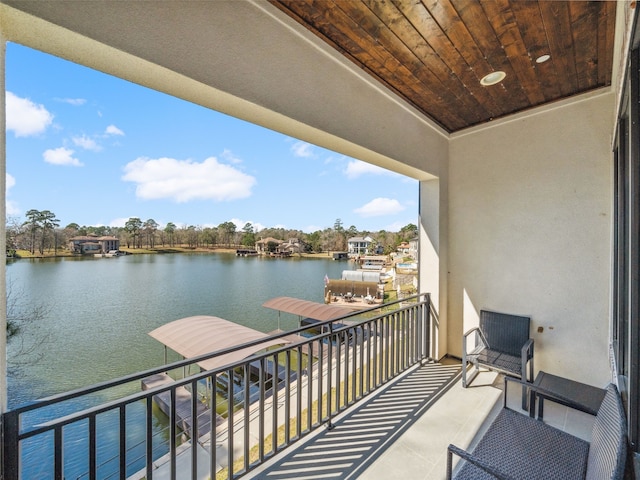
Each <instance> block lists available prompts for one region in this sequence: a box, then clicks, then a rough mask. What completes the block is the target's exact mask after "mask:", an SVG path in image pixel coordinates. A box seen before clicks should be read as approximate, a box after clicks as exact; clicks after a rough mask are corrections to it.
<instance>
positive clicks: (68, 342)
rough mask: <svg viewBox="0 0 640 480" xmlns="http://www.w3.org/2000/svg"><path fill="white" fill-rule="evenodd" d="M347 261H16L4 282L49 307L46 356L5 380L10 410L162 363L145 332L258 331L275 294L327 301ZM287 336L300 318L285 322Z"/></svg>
mask: <svg viewBox="0 0 640 480" xmlns="http://www.w3.org/2000/svg"><path fill="white" fill-rule="evenodd" d="M349 268H353V266H352V265H351V264H348V263H347V262H336V261H333V260H332V259H331V258H330V257H327V259H326V260H324V259H296V258H289V259H273V258H262V257H236V256H235V255H234V254H223V253H219V254H168V255H129V256H125V257H119V258H95V259H94V258H91V259H70V258H62V259H55V260H18V261H13V262H11V263H9V264H8V265H7V281H8V282H11V284H12V289H13V291H14V292H18V293H19V294H20V295H22V296H23V298H22V300H24V302H27V303H33V304H36V305H38V304H42V305H44V306H46V308H48V309H49V312H48V315H47V317H46V318H45V319H44V320H43V322H42V324H41V326H40V329H41V332H40V333H41V334H42V335H43V336H47V337H48V338H49V342H48V343H47V344H46V348H44V351H43V354H44V357H43V358H42V359H41V361H39V362H38V363H37V364H35V365H30V366H28V367H27V368H24V369H22V371H21V374H20V375H19V376H17V377H16V378H12V379H10V381H9V404H10V407H15V406H17V405H21V404H24V403H26V402H29V401H31V400H33V399H37V398H42V397H44V396H47V395H51V394H54V393H60V392H64V391H68V390H72V389H75V388H79V387H83V386H88V385H91V384H94V383H97V382H101V381H103V380H109V379H113V378H117V377H120V376H123V375H126V374H129V373H133V372H137V371H141V370H145V369H147V368H151V367H155V366H158V365H161V364H162V363H164V348H163V346H162V345H161V344H160V343H158V342H157V341H156V340H154V339H152V338H151V337H149V335H148V332H150V331H151V330H153V329H154V328H156V327H158V326H160V325H164V324H165V323H168V322H171V321H173V320H177V319H179V318H184V317H189V316H191V315H213V316H217V317H221V318H224V319H226V320H230V321H233V322H236V323H240V324H242V325H246V326H248V327H252V328H255V329H257V330H260V331H262V332H269V331H272V330H275V329H276V328H277V327H278V317H279V316H278V312H277V311H274V310H271V309H267V308H264V307H262V304H263V303H264V302H265V301H267V300H269V299H271V298H274V297H277V296H291V297H296V298H301V299H306V300H312V301H317V302H322V301H323V293H324V281H323V280H324V276H325V275H327V276H328V277H329V278H340V276H341V273H342V270H345V269H349ZM280 323H281V328H283V329H285V330H286V329H288V328H294V327H295V326H296V323H297V316H294V315H289V314H281V315H280Z"/></svg>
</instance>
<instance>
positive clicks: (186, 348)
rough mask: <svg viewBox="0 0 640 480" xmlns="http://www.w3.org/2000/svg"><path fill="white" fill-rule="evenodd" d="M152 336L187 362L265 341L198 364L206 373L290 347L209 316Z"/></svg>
mask: <svg viewBox="0 0 640 480" xmlns="http://www.w3.org/2000/svg"><path fill="white" fill-rule="evenodd" d="M149 335H150V336H151V337H153V338H155V339H156V340H158V341H159V342H160V343H162V344H163V345H164V346H165V349H166V348H170V349H171V350H173V351H174V352H176V353H179V354H180V355H182V356H183V357H184V358H195V357H198V356H200V355H205V354H207V353H213V352H216V351H220V350H225V349H228V348H232V347H235V346H238V345H242V344H244V343H248V342H252V341H255V340H259V339H265V341H264V342H263V343H260V344H258V345H253V346H251V347H246V348H242V349H240V350H237V351H234V352H230V353H226V354H224V355H218V356H216V357H213V358H209V359H206V360H202V361H200V362H198V366H200V368H202V369H203V370H213V369H215V368H218V367H221V366H223V365H227V364H230V363H234V362H237V361H240V360H243V359H245V358H247V357H249V356H251V355H253V354H255V353H258V352H260V351H262V350H264V349H266V348H268V347H272V346H276V345H283V344H286V343H290V342H289V341H288V340H285V339H282V338H280V339H273V340H267V339H268V338H269V335H267V334H266V333H262V332H260V331H258V330H254V329H253V328H249V327H245V326H244V325H238V324H237V323H234V322H230V321H229V320H224V319H222V318H219V317H213V316H208V315H197V316H194V317H187V318H181V319H180V320H175V321H173V322H170V323H167V324H165V325H162V326H161V327H158V328H156V329H155V330H152V331H151V332H149ZM165 363H166V362H165Z"/></svg>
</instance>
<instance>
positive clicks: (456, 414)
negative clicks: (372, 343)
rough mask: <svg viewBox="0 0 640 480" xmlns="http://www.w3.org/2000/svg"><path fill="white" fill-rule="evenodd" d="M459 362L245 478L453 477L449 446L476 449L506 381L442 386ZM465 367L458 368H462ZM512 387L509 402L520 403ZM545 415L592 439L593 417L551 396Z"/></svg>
mask: <svg viewBox="0 0 640 480" xmlns="http://www.w3.org/2000/svg"><path fill="white" fill-rule="evenodd" d="M459 367H460V365H459V363H451V364H450V365H436V366H434V365H424V366H421V367H418V368H416V369H414V370H412V371H410V372H407V373H406V374H405V375H403V376H402V377H400V378H399V379H398V380H397V381H395V382H393V383H392V384H390V385H388V386H387V387H386V388H385V389H381V390H380V391H379V392H376V393H375V394H373V395H371V396H370V397H369V398H367V399H365V400H363V401H362V402H360V404H358V405H355V406H353V407H352V408H350V409H348V410H346V411H345V412H343V413H342V414H340V416H337V417H335V419H334V422H333V424H334V428H333V429H331V430H328V429H325V428H322V429H319V430H318V431H317V432H314V433H313V434H311V435H309V436H308V437H307V438H305V439H303V440H302V441H301V442H300V443H299V444H298V445H295V446H293V447H291V448H290V449H288V450H286V451H284V452H282V453H280V454H279V455H277V456H276V457H274V458H273V459H271V460H270V461H269V462H267V463H265V464H264V465H262V466H261V467H259V468H258V469H256V470H255V471H253V472H251V473H250V474H249V475H247V476H246V477H245V478H251V479H275V480H278V479H284V478H287V479H291V478H295V479H296V480H307V479H308V480H311V479H324V478H327V479H329V478H332V479H336V478H337V479H355V478H357V479H360V480H379V479H402V480H423V479H424V480H439V479H444V478H445V475H446V459H447V446H448V445H449V444H450V443H453V444H455V445H457V446H459V447H462V448H468V447H469V445H471V444H472V443H473V440H474V438H475V437H476V436H477V435H478V433H479V432H482V430H483V428H486V426H487V424H488V423H490V421H491V420H492V419H493V416H494V415H495V414H497V412H498V410H499V409H500V408H502V394H503V390H504V380H503V378H502V376H500V375H497V374H495V373H492V372H481V373H480V374H479V375H478V376H477V377H476V379H475V380H474V381H473V383H472V384H471V385H470V386H469V388H466V389H464V388H462V384H461V381H460V379H459V376H456V377H455V380H454V381H453V383H452V385H451V387H450V388H449V389H447V390H446V391H444V392H438V391H436V390H434V389H438V388H439V387H437V386H436V384H437V377H438V376H439V375H451V369H457V370H458V371H459ZM456 373H457V372H456ZM520 398H521V397H520V391H519V389H518V388H510V389H509V399H508V400H509V405H510V406H514V405H518V404H519V402H520ZM545 421H546V422H547V423H550V424H552V425H554V426H556V427H558V428H562V429H564V430H566V431H569V432H570V433H573V434H574V435H576V436H579V437H580V438H584V439H586V440H589V439H590V435H591V426H592V424H593V417H592V416H590V415H588V414H584V413H581V412H575V411H572V410H569V409H567V408H565V407H562V406H560V405H557V404H554V403H552V402H545Z"/></svg>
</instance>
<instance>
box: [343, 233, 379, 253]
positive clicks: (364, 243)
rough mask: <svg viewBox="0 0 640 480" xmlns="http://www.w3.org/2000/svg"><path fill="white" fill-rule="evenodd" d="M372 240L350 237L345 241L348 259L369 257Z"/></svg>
mask: <svg viewBox="0 0 640 480" xmlns="http://www.w3.org/2000/svg"><path fill="white" fill-rule="evenodd" d="M372 243H373V238H371V237H369V236H367V237H351V238H349V239H348V240H347V251H348V252H349V256H350V257H359V256H361V255H369V254H371V253H373V252H372V251H371V244H372Z"/></svg>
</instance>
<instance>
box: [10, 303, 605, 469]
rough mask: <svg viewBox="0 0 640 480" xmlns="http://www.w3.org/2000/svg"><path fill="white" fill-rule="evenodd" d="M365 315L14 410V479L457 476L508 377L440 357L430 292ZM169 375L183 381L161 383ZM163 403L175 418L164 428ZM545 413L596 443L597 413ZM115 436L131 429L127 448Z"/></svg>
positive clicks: (552, 409) (555, 409) (124, 436)
mask: <svg viewBox="0 0 640 480" xmlns="http://www.w3.org/2000/svg"><path fill="white" fill-rule="evenodd" d="M371 313H373V315H371ZM364 317H368V318H363V316H361V314H358V313H355V314H353V315H351V316H349V317H344V318H340V319H338V320H336V321H333V322H332V321H327V322H324V324H323V325H321V327H322V328H321V331H322V333H319V334H317V335H315V336H313V337H306V336H304V335H302V333H303V332H304V333H307V332H305V328H306V329H308V328H309V327H308V326H307V327H302V328H300V329H299V330H296V331H293V332H287V333H283V334H282V335H281V337H282V338H283V339H284V338H286V339H289V340H292V339H297V341H294V342H292V343H290V344H287V345H284V346H282V347H277V348H275V349H270V350H267V351H265V352H264V353H261V354H258V355H256V356H252V357H250V358H247V359H244V360H242V361H239V362H235V363H232V364H229V365H225V366H224V367H220V368H217V369H215V370H209V371H200V372H198V373H197V374H195V375H184V376H182V377H181V376H180V372H181V371H185V368H187V367H189V366H192V365H194V364H196V363H199V362H200V363H201V362H202V361H204V360H210V359H212V358H215V357H216V356H219V355H222V354H228V353H230V352H231V351H236V350H239V349H243V348H247V345H248V344H243V345H241V346H237V347H234V348H233V349H228V350H227V351H222V352H217V353H216V354H211V355H205V356H201V357H198V358H195V359H190V360H185V361H182V362H178V363H174V364H171V365H168V366H164V367H162V368H159V369H155V370H153V371H146V372H141V373H138V374H135V375H131V376H129V377H126V378H122V379H119V380H116V381H113V382H108V383H105V384H101V385H96V386H93V387H89V388H87V389H83V390H81V391H76V392H70V393H67V394H62V395H58V396H56V397H53V398H49V399H44V400H40V401H37V402H35V403H33V404H31V405H27V406H24V407H22V408H18V409H16V410H14V411H11V412H8V413H6V414H5V415H4V418H3V420H4V426H5V431H4V438H5V443H4V455H5V461H6V463H5V478H7V479H27V478H34V475H36V476H37V478H74V479H83V478H91V479H94V478H95V479H98V478H99V479H109V478H122V479H130V480H141V479H152V478H155V479H189V478H194V479H206V478H210V472H211V471H215V472H216V475H215V478H217V479H226V478H242V477H244V478H264V477H265V476H266V475H268V476H269V478H274V479H278V478H297V479H304V478H320V477H322V478H325V477H332V478H361V479H365V480H366V479H369V478H371V479H377V478H401V477H404V478H433V479H438V478H444V476H445V472H446V451H447V445H449V444H450V443H453V444H456V445H458V446H461V447H463V448H465V447H467V446H469V445H470V444H471V443H472V442H473V439H474V437H475V436H476V435H477V433H478V432H481V431H482V428H483V425H485V424H486V423H488V422H489V421H490V420H491V419H492V416H493V414H494V413H496V412H497V409H498V408H499V407H500V406H501V404H502V403H501V401H500V400H501V397H502V395H503V391H504V387H503V385H504V384H503V381H502V379H501V376H499V375H497V374H495V373H492V372H481V373H480V375H479V376H478V377H477V378H476V380H475V381H474V382H473V384H472V385H471V386H470V387H469V388H466V389H463V388H462V385H461V382H460V372H461V367H460V362H459V361H457V360H455V359H446V358H445V359H443V360H442V361H441V362H435V361H434V360H433V359H432V358H431V351H432V346H431V338H432V336H433V334H434V332H435V330H436V329H437V326H438V321H437V316H436V313H435V312H434V310H433V308H432V306H431V303H430V298H429V296H428V295H417V296H415V297H412V298H410V299H405V300H403V301H402V302H396V303H395V304H391V305H389V307H388V309H387V310H386V311H385V312H380V311H379V310H378V309H375V311H373V310H372V312H370V314H369V315H365V316H364ZM338 325H339V326H338ZM314 328H317V326H316V325H314ZM299 334H300V335H299ZM274 338H278V336H276V337H270V339H269V341H270V342H271V341H272V340H273V339H274ZM254 343H255V342H254ZM275 365H279V368H278V374H277V375H275V376H273V375H271V373H273V372H274V371H275V368H274V366H275ZM165 372H171V373H172V375H173V376H174V377H176V378H177V380H176V381H171V382H170V383H167V382H160V383H158V384H155V385H154V384H152V383H149V381H148V380H149V379H150V378H156V379H157V378H164V379H168V378H169V377H168V376H167V375H166V373H165ZM252 372H253V374H252ZM228 379H232V381H228ZM276 379H277V381H276ZM141 381H142V382H144V383H145V384H146V385H147V386H148V389H146V390H142V391H140V392H139V393H136V394H134V395H130V394H129V395H126V396H124V397H117V395H116V394H115V393H110V395H116V397H117V398H114V399H113V400H111V401H108V402H100V403H96V404H93V405H89V406H87V405H88V404H89V403H91V398H92V397H93V396H94V395H95V394H96V393H97V392H103V393H104V392H105V391H110V392H117V391H118V389H119V388H121V387H122V386H123V385H126V384H132V383H134V384H135V383H138V384H139V382H141ZM274 381H275V382H276V385H277V388H276V392H275V393H274V391H273V389H272V384H273V382H274ZM212 385H216V388H215V389H214V388H213V387H212ZM185 392H187V395H186V396H187V398H186V400H185V399H183V400H181V399H180V398H181V397H182V396H184V394H185ZM191 392H199V395H191ZM511 392H513V390H511V391H510V392H509V393H510V398H509V402H510V403H511V404H513V405H518V403H519V402H520V399H521V397H520V396H519V393H518V392H517V391H516V392H514V394H513V395H512V394H511ZM216 396H217V398H218V401H217V402H216V405H217V408H215V409H209V408H207V406H208V405H211V402H210V401H209V399H210V398H214V397H216ZM511 397H513V398H511ZM64 404H71V405H75V406H78V405H82V406H83V407H82V408H76V409H75V411H73V412H71V413H69V407H62V405H64ZM161 404H162V405H164V406H165V412H166V414H167V415H168V416H169V417H170V419H171V420H170V421H169V423H168V427H167V428H166V429H164V430H161V431H160V432H158V429H157V426H155V424H156V423H157V422H156V421H154V416H157V415H163V414H162V413H158V411H157V408H158V405H161ZM221 407H222V408H221ZM154 410H155V413H154ZM51 412H64V413H63V414H60V413H57V414H52V413H51ZM192 412H198V413H196V418H198V421H197V422H192V421H191V417H192ZM229 412H231V413H229ZM545 419H546V421H547V422H550V423H552V424H553V425H554V426H557V427H559V428H563V429H565V430H568V431H570V432H572V433H573V434H575V435H577V436H579V437H581V438H585V439H588V438H589V435H590V426H591V424H592V422H593V417H590V416H589V415H587V414H580V413H575V412H570V411H569V410H567V409H565V408H564V407H561V406H558V405H555V404H553V403H551V404H549V405H548V406H547V408H546V412H545ZM211 425H216V428H215V443H214V444H215V448H213V449H212V448H211V445H212V437H211V433H210V432H211ZM105 437H115V438H117V439H118V441H117V442H116V444H117V445H116V451H113V449H111V447H109V445H108V444H105V443H104V441H103V440H104V439H105ZM194 438H197V439H198V441H197V442H193V441H192V439H194ZM274 438H277V440H276V441H274V440H273V439H274ZM194 443H195V445H196V446H197V447H196V448H193V445H194ZM34 450H35V451H38V452H40V455H39V456H38V462H37V463H38V465H37V466H36V467H34V465H33V463H34V461H33V458H34V457H33V452H34ZM229 465H232V466H233V468H232V470H233V471H232V473H230V472H229V468H228V467H229ZM191 472H195V475H192V473H191Z"/></svg>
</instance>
